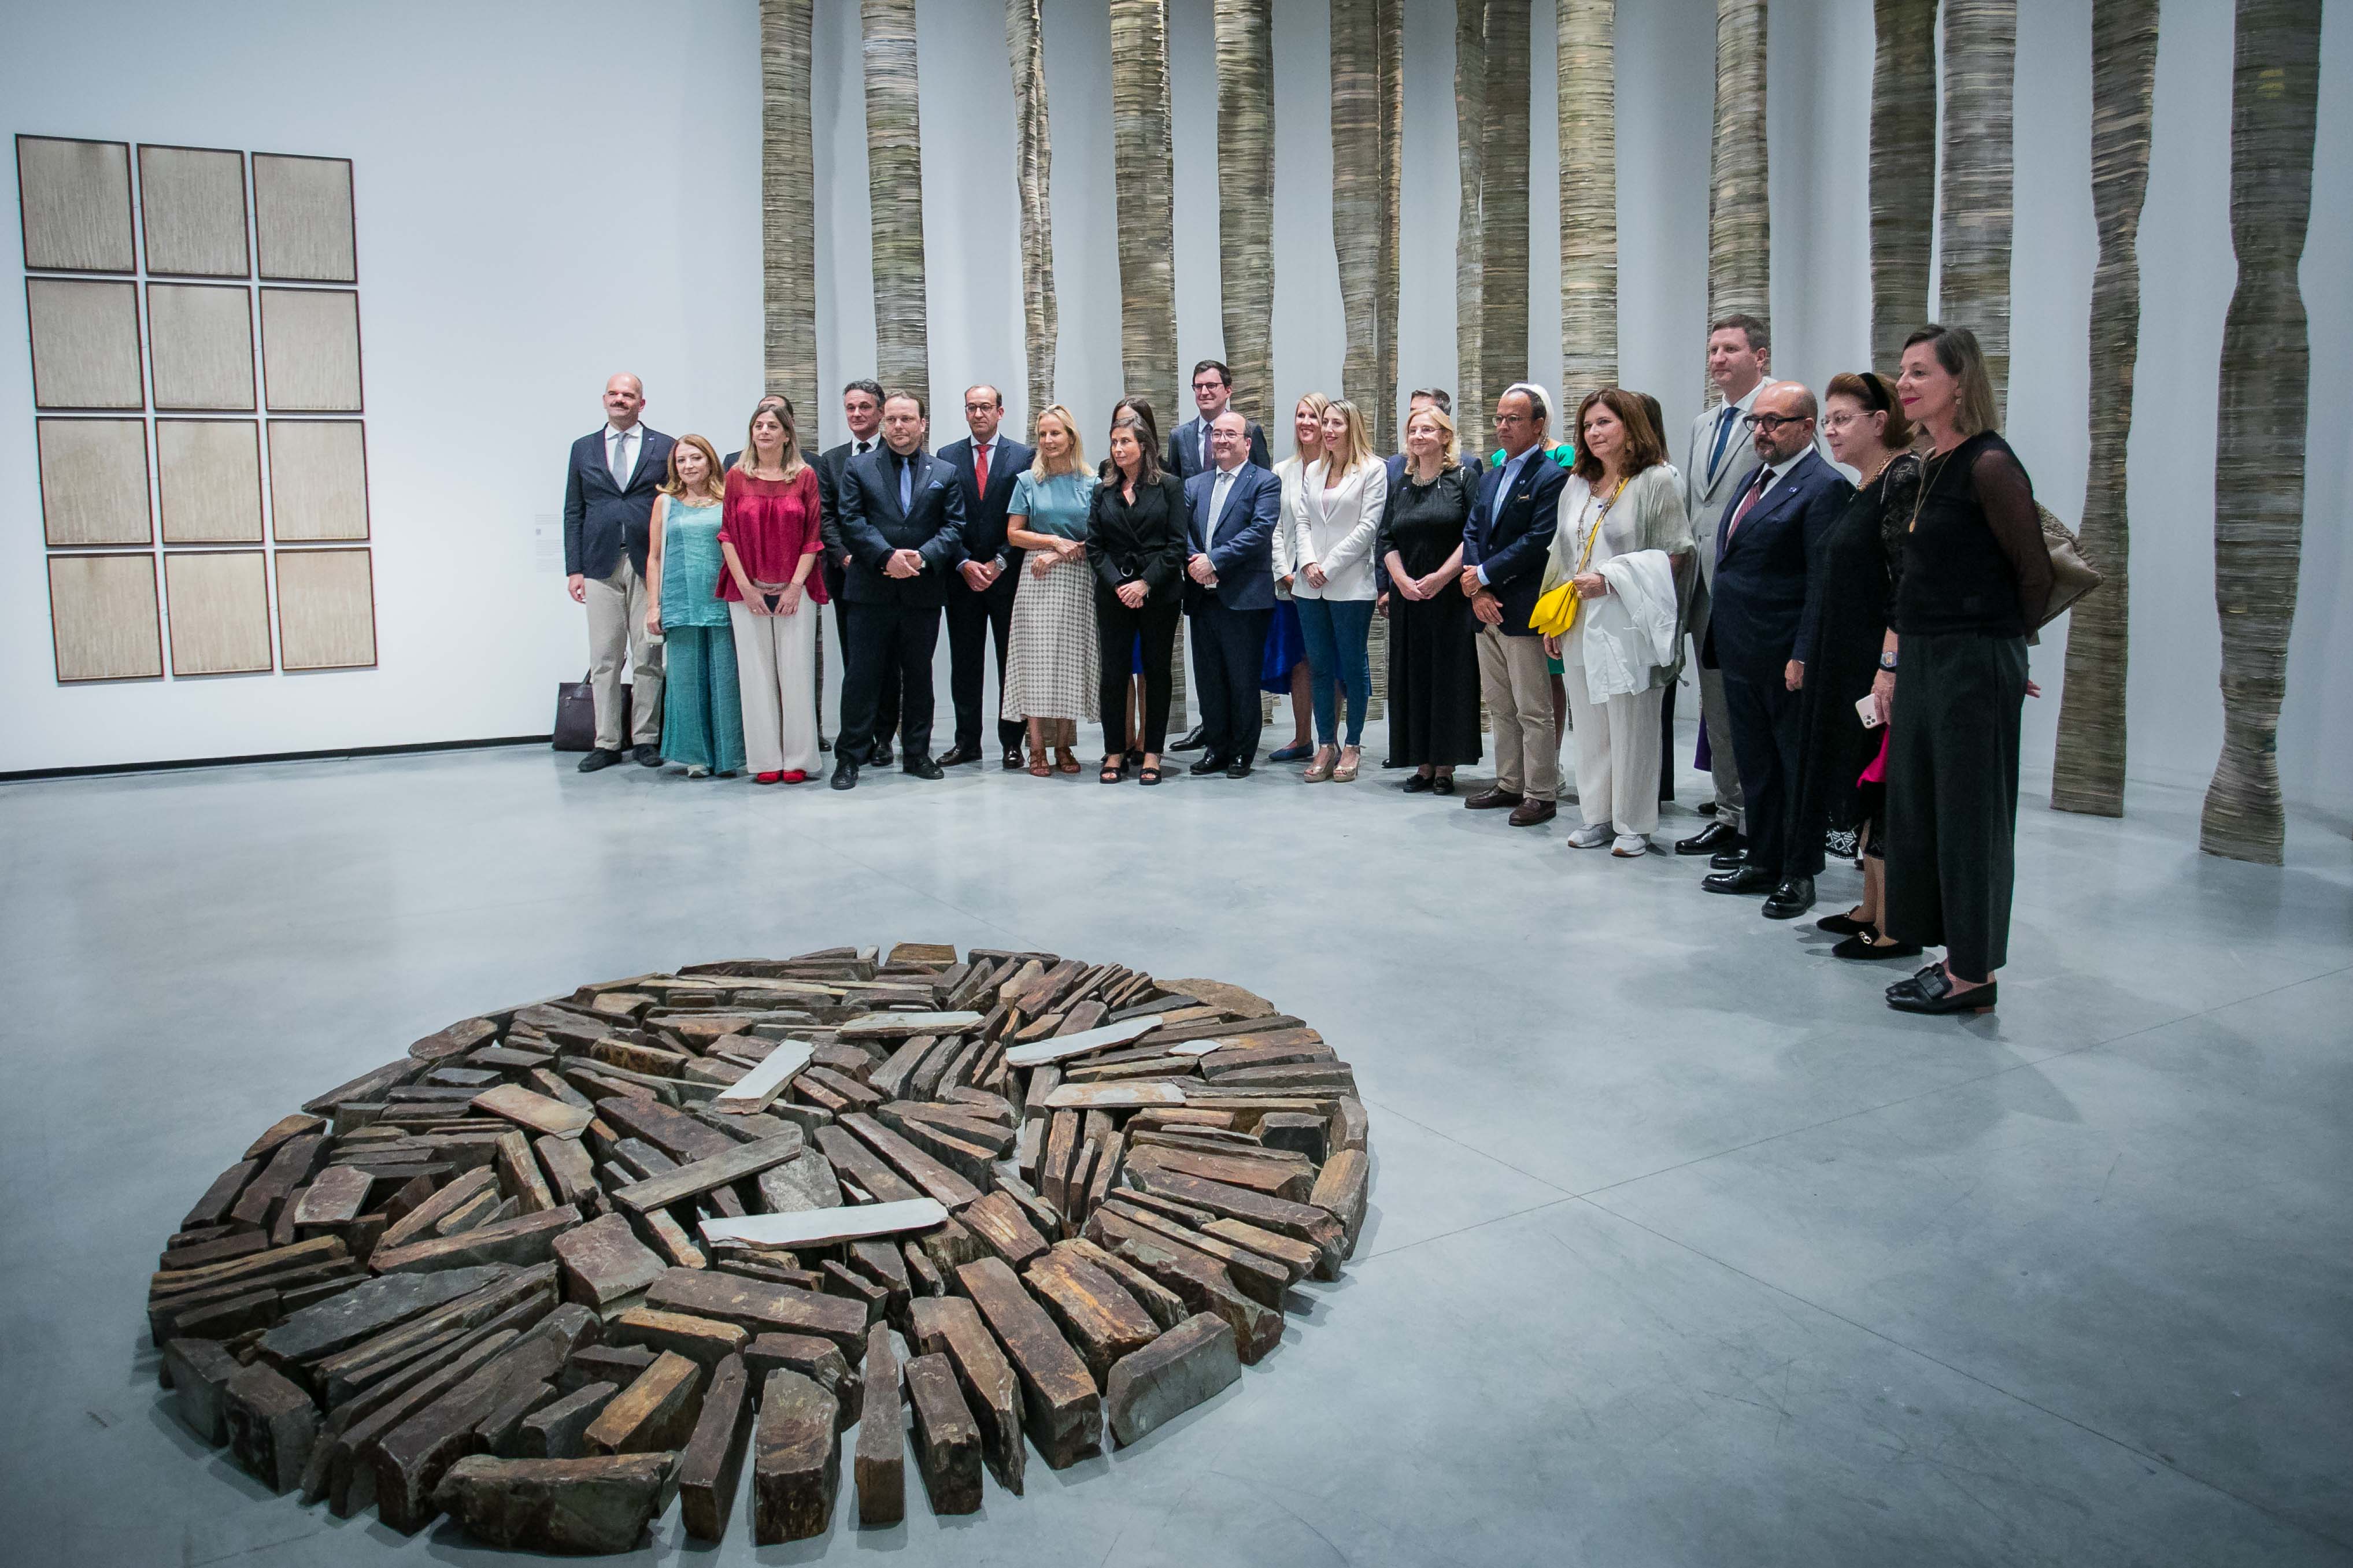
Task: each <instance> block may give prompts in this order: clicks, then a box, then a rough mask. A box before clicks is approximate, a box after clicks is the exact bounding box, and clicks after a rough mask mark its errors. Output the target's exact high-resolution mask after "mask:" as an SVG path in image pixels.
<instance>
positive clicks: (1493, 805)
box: [1462, 784, 1522, 811]
mask: <svg viewBox="0 0 2353 1568" xmlns="http://www.w3.org/2000/svg"><path fill="white" fill-rule="evenodd" d="M1521 798H1522V797H1521V796H1520V795H1518V794H1517V793H1515V792H1514V791H1512V790H1507V789H1505V788H1504V787H1503V786H1502V785H1501V784H1495V785H1493V786H1490V787H1489V788H1486V789H1482V790H1481V791H1480V792H1479V793H1478V794H1477V795H1465V796H1463V797H1462V804H1463V805H1464V806H1465V807H1466V808H1468V809H1469V810H1472V811H1495V810H1498V809H1500V808H1502V807H1504V806H1507V805H1519V804H1520V800H1521Z"/></svg>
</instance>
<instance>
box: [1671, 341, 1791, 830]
mask: <svg viewBox="0 0 2353 1568" xmlns="http://www.w3.org/2000/svg"><path fill="white" fill-rule="evenodd" d="M1772 359H1773V344H1772V340H1771V338H1769V337H1768V336H1767V335H1766V331H1765V323H1764V322H1762V321H1758V320H1757V318H1756V317H1754V316H1725V317H1724V318H1722V319H1721V320H1719V321H1715V323H1713V324H1712V325H1711V326H1710V327H1709V328H1708V333H1707V374H1708V379H1709V380H1711V381H1713V382H1714V383H1715V390H1716V395H1717V396H1719V397H1720V398H1722V399H1723V401H1722V402H1721V403H1719V404H1717V405H1716V406H1715V407H1713V408H1709V409H1705V410H1704V411H1702V413H1701V414H1700V416H1699V417H1698V418H1696V419H1694V420H1693V421H1692V429H1691V445H1690V447H1689V449H1688V451H1687V453H1686V455H1685V457H1684V459H1683V510H1685V511H1688V512H1689V513H1691V520H1692V537H1693V538H1694V540H1696V541H1697V542H1698V544H1699V584H1698V586H1696V587H1695V588H1694V589H1693V591H1692V596H1691V605H1690V607H1689V609H1688V611H1687V612H1686V614H1685V616H1684V624H1685V625H1686V626H1688V627H1689V628H1690V630H1691V635H1692V643H1693V646H1694V647H1704V646H1706V643H1707V623H1708V614H1709V607H1710V605H1711V603H1712V601H1713V596H1714V595H1715V531H1716V525H1717V523H1719V522H1721V521H1723V518H1724V509H1725V507H1726V506H1728V505H1730V504H1731V502H1732V500H1733V496H1734V494H1735V492H1736V490H1737V489H1738V487H1739V483H1740V480H1741V479H1742V477H1743V476H1744V475H1746V473H1747V472H1748V464H1749V448H1748V432H1747V431H1746V429H1744V428H1742V427H1741V424H1740V421H1741V418H1742V416H1745V415H1746V414H1747V412H1748V411H1749V407H1750V405H1752V404H1754V403H1755V402H1756V401H1757V391H1758V389H1759V388H1761V387H1762V386H1764V384H1765V377H1766V375H1767V372H1768V371H1769V369H1770V367H1771V364H1772ZM1699 710H1700V721H1701V723H1703V724H1704V725H1705V726H1706V728H1707V749H1708V769H1709V772H1710V773H1711V774H1712V775H1713V776H1714V778H1715V802H1714V805H1715V811H1714V816H1715V821H1714V822H1713V823H1711V824H1709V825H1708V826H1705V827H1704V828H1702V829H1701V830H1700V831H1699V832H1698V833H1696V834H1694V835H1693V836H1692V837H1689V838H1685V839H1681V840H1679V841H1678V842H1677V843H1676V845H1675V853H1676V854H1678V855H1714V856H1721V857H1725V860H1723V861H1720V862H1719V864H1728V863H1729V858H1730V857H1731V856H1733V855H1736V854H1737V853H1739V851H1740V850H1741V849H1742V848H1743V847H1745V845H1746V839H1744V838H1743V837H1742V828H1743V827H1744V826H1746V823H1745V820H1744V818H1743V816H1742V814H1741V798H1740V773H1739V770H1738V768H1737V767H1736V765H1735V764H1734V762H1733V757H1732V725H1731V721H1729V719H1728V718H1727V717H1726V716H1725V706H1724V678H1723V676H1722V675H1721V674H1720V673H1718V672H1717V671H1716V670H1715V669H1714V668H1711V667H1710V666H1709V665H1708V664H1707V663H1706V662H1705V661H1702V662H1701V664H1700V666H1699ZM1668 711H1669V712H1670V713H1672V711H1673V707H1672V701H1671V702H1670V703H1669V705H1668ZM1665 744H1666V752H1667V754H1668V755H1669V756H1672V755H1673V754H1674V737H1673V736H1672V734H1670V735H1668V736H1667V737H1666V740H1665Z"/></svg>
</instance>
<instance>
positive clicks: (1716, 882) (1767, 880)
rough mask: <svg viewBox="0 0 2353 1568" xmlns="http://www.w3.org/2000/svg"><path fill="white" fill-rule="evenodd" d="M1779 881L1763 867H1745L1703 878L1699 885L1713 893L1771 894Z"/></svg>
mask: <svg viewBox="0 0 2353 1568" xmlns="http://www.w3.org/2000/svg"><path fill="white" fill-rule="evenodd" d="M1779 880H1780V879H1779V878H1778V877H1776V876H1774V875H1773V873H1772V872H1770V871H1767V869H1765V868H1764V867H1762V866H1743V867H1742V868H1740V869H1738V870H1737V871H1718V872H1716V873H1715V875H1714V876H1712V877H1704V878H1702V879H1701V880H1700V884H1699V885H1700V886H1701V887H1702V888H1703V889H1706V890H1707V891H1708V892H1711V893H1742V894H1747V893H1769V892H1771V891H1772V890H1773V889H1774V887H1775V886H1776V885H1777V884H1778V882H1779Z"/></svg>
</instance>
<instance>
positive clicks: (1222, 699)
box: [1185, 409, 1282, 779]
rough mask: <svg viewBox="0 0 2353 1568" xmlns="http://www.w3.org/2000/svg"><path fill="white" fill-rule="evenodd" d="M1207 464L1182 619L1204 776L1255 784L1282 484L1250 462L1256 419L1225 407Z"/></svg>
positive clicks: (1188, 504) (1192, 506) (1188, 498)
mask: <svg viewBox="0 0 2353 1568" xmlns="http://www.w3.org/2000/svg"><path fill="white" fill-rule="evenodd" d="M1209 458H1210V467H1209V468H1208V469H1207V470H1206V471H1204V472H1202V473H1198V474H1196V475H1194V476H1193V477H1192V478H1191V479H1187V480H1186V481H1185V514H1186V520H1187V528H1188V529H1189V531H1190V533H1191V536H1192V542H1191V545H1190V548H1189V549H1188V550H1187V559H1186V563H1185V577H1186V583H1185V613H1186V614H1187V615H1188V616H1192V617H1193V685H1194V689H1196V690H1197V691H1198V693H1199V694H1200V699H1201V731H1202V743H1203V744H1204V746H1205V747H1206V748H1207V749H1206V750H1205V751H1204V752H1202V754H1201V760H1200V761H1199V762H1198V763H1194V764H1193V772H1195V773H1224V774H1225V775H1226V776H1227V777H1228V778H1229V779H1240V778H1248V777H1249V776H1250V765H1251V763H1255V762H1256V761H1257V760H1258V736H1259V725H1260V720H1259V708H1258V678H1259V667H1260V666H1261V664H1262V663H1263V662H1264V661H1265V658H1266V634H1267V628H1268V627H1270V626H1272V625H1273V624H1274V524H1275V520H1276V518H1277V517H1279V516H1280V515H1281V513H1282V480H1281V479H1276V478H1275V477H1274V474H1273V472H1272V471H1271V470H1270V469H1268V468H1263V467H1261V466H1260V465H1259V464H1257V463H1253V462H1251V461H1250V422H1249V421H1248V420H1246V419H1244V418H1243V417H1242V416H1240V415H1239V414H1237V413H1235V412H1233V410H1231V409H1228V410H1227V411H1226V412H1225V413H1223V414H1221V415H1219V416H1218V417H1217V419H1216V420H1215V421H1214V422H1213V423H1212V424H1211V425H1210V426H1209Z"/></svg>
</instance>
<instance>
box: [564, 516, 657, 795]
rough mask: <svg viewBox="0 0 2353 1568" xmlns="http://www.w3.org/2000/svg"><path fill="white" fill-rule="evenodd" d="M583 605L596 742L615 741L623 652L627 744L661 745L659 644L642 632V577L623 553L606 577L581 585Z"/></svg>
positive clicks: (612, 745) (612, 746) (613, 745)
mask: <svg viewBox="0 0 2353 1568" xmlns="http://www.w3.org/2000/svg"><path fill="white" fill-rule="evenodd" d="M581 587H582V589H583V590H584V591H585V592H586V595H587V604H588V685H589V689H590V690H591V691H592V692H593V693H594V694H595V696H596V746H597V749H598V750H599V751H606V752H617V751H620V750H621V749H622V742H621V657H622V655H624V654H627V655H628V660H629V666H630V677H631V679H630V684H629V703H630V707H629V717H630V721H629V729H630V731H631V733H630V738H629V743H630V744H633V745H638V746H659V745H660V744H661V725H662V707H661V697H662V645H661V644H659V643H658V642H656V641H654V640H653V639H652V638H651V637H648V636H647V635H646V580H645V579H644V578H643V577H640V576H638V569H637V567H636V566H635V565H634V564H632V563H631V562H630V560H629V552H628V551H626V550H624V551H623V552H621V562H620V564H619V565H617V566H616V567H614V568H613V574H612V575H611V576H609V577H591V578H589V579H588V580H587V581H586V582H585V583H583V584H581Z"/></svg>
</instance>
